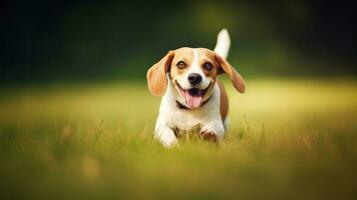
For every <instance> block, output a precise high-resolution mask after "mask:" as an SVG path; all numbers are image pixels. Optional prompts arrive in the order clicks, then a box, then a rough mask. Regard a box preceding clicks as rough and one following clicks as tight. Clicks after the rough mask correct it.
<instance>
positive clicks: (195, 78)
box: [188, 73, 202, 85]
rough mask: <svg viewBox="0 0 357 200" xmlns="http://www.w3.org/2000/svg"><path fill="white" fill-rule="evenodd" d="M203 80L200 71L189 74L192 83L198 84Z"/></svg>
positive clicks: (189, 80)
mask: <svg viewBox="0 0 357 200" xmlns="http://www.w3.org/2000/svg"><path fill="white" fill-rule="evenodd" d="M201 81H202V76H201V75H200V74H198V73H192V74H189V75H188V82H190V83H191V84H192V85H197V84H199V83H200V82H201Z"/></svg>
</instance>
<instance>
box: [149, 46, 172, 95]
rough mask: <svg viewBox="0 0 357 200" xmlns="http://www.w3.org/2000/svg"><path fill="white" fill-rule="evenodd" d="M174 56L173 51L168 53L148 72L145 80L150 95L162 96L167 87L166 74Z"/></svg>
mask: <svg viewBox="0 0 357 200" xmlns="http://www.w3.org/2000/svg"><path fill="white" fill-rule="evenodd" d="M174 55H175V52H174V51H169V52H168V53H167V54H166V55H165V56H164V57H163V58H162V59H161V60H160V61H159V62H157V63H156V64H155V65H153V66H152V67H151V68H150V69H149V70H148V72H147V74H146V78H147V82H148V87H149V90H150V92H151V94H152V95H154V96H162V95H164V93H165V91H166V87H167V79H166V73H167V72H168V70H169V67H170V65H171V62H172V59H173V58H174Z"/></svg>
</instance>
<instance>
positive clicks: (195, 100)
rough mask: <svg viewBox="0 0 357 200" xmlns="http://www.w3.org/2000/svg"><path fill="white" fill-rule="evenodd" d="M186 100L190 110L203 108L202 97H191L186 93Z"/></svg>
mask: <svg viewBox="0 0 357 200" xmlns="http://www.w3.org/2000/svg"><path fill="white" fill-rule="evenodd" d="M184 96H185V100H186V104H187V106H188V108H190V109H195V108H198V107H200V106H201V102H202V97H201V96H196V97H194V96H191V95H190V94H188V92H185V95H184Z"/></svg>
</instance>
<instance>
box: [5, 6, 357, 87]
mask: <svg viewBox="0 0 357 200" xmlns="http://www.w3.org/2000/svg"><path fill="white" fill-rule="evenodd" d="M0 9H1V10H0V11H1V12H0V16H1V19H0V20H1V29H2V31H1V33H0V34H1V37H0V42H1V46H0V48H1V50H2V53H1V59H0V62H1V63H0V65H1V69H0V70H1V71H0V80H1V82H10V83H16V82H23V81H24V82H34V81H42V82H43V81H57V80H74V81H78V80H123V79H130V80H139V81H141V80H143V79H144V76H145V72H146V70H147V69H148V68H149V67H150V66H151V64H153V63H154V62H156V61H157V60H158V59H159V58H161V57H162V56H163V55H164V54H165V53H166V52H167V51H168V50H170V49H176V48H179V47H182V46H189V47H207V48H213V47H214V45H215V42H216V35H217V33H218V32H219V31H220V30H221V29H222V28H227V29H228V30H229V32H230V34H231V37H232V48H231V53H230V56H229V60H230V62H231V63H233V64H234V65H236V66H237V68H238V69H239V71H240V72H241V73H242V74H243V75H244V76H245V77H262V76H279V77H281V76H283V77H286V76H314V77H316V76H318V77H326V76H329V77H331V76H336V75H337V76H353V77H354V76H355V75H356V72H357V70H356V67H355V66H356V56H355V55H356V37H355V22H354V20H353V18H354V7H353V6H352V4H348V3H347V2H343V1H342V2H339V3H329V2H325V1H308V0H301V1H298V0H288V1H284V0H281V1H274V2H270V3H262V2H260V3H259V2H258V1H256V2H255V1H210V0H208V1H199V0H193V1H190V0H180V1H175V0H174V1H163V0H161V1H160V0H158V1H149V2H146V1H138V0H133V1H113V2H111V1H84V0H73V1H45V0H35V1H5V2H2V3H1V6H0Z"/></svg>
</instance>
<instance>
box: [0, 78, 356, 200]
mask: <svg viewBox="0 0 357 200" xmlns="http://www.w3.org/2000/svg"><path fill="white" fill-rule="evenodd" d="M226 86H227V89H228V93H229V96H230V105H231V107H230V128H229V131H228V134H227V137H226V139H225V140H224V141H223V142H222V143H220V144H214V143H209V142H204V141H199V140H197V139H193V140H191V141H180V147H176V148H173V149H170V150H167V149H164V148H163V147H161V145H159V144H158V143H157V142H155V141H153V140H152V132H153V126H154V123H155V119H156V117H157V113H158V106H159V100H160V99H159V98H157V97H152V96H151V95H150V94H149V92H148V90H147V88H146V85H144V84H143V83H127V84H125V83H102V84H75V85H73V84H67V85H66V84H56V85H49V86H28V87H16V88H12V89H1V92H0V192H1V193H0V197H1V199H18V198H26V199H32V198H35V199H65V198H66V199H67V198H69V199H77V198H84V199H120V198H121V199H357V173H356V169H357V81H354V80H312V79H310V80H309V79H308V80H303V79H299V80H279V79H271V80H268V79H256V80H248V81H247V92H246V94H244V95H240V94H238V93H236V92H234V91H233V88H232V86H231V85H230V84H229V83H228V82H227V83H226Z"/></svg>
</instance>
